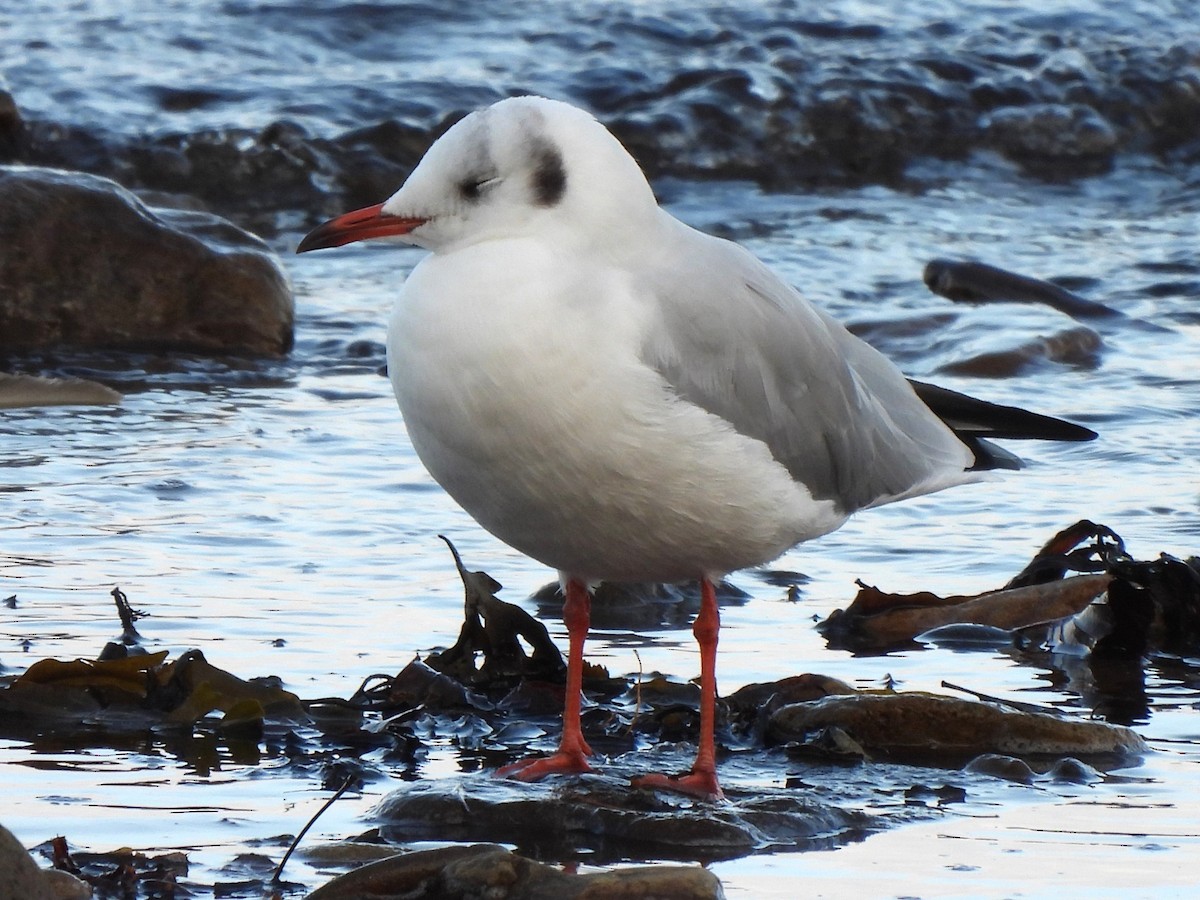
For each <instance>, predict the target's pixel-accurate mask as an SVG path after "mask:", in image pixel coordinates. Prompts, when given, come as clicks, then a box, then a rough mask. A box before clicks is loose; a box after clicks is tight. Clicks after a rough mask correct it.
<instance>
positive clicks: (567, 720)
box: [496, 578, 592, 781]
mask: <svg viewBox="0 0 1200 900" xmlns="http://www.w3.org/2000/svg"><path fill="white" fill-rule="evenodd" d="M591 607H592V598H591V597H590V596H589V595H588V591H587V588H586V587H585V586H584V584H583V583H582V582H580V581H576V580H575V579H574V578H571V579H568V580H567V596H566V600H565V601H564V602H563V623H564V624H565V625H566V626H567V637H568V640H569V649H568V650H567V690H566V696H565V698H564V700H563V732H562V740H561V741H560V742H559V744H558V750H556V751H555V752H554V753H553V754H551V755H550V756H544V757H534V758H532V759H522V760H518V761H517V762H515V763H509V764H508V765H507V766H502V767H501V768H499V769H498V770H497V771H496V774H497V775H500V776H503V777H510V778H516V779H518V780H520V781H537V780H538V779H539V778H542V777H543V776H545V775H571V774H575V773H578V772H590V771H591V769H592V767H591V766H589V765H588V762H587V757H589V756H591V755H592V748H591V747H589V746H588V745H587V741H585V740H584V739H583V729H582V728H581V727H580V724H579V712H580V707H581V705H582V702H583V642H584V640H585V639H586V638H587V633H588V626H589V623H590V620H591Z"/></svg>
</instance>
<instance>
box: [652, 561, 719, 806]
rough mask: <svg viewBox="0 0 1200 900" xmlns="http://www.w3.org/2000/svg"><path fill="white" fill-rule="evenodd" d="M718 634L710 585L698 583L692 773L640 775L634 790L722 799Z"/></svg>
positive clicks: (714, 603)
mask: <svg viewBox="0 0 1200 900" xmlns="http://www.w3.org/2000/svg"><path fill="white" fill-rule="evenodd" d="M720 631H721V612H720V610H719V609H717V592H716V588H714V587H713V583H712V581H710V580H709V579H707V578H704V579H702V580H701V581H700V614H699V615H698V616H696V621H695V623H694V624H693V625H692V634H694V635H695V636H696V643H697V644H699V645H700V746H699V748H698V749H697V750H696V761H695V762H694V763H693V764H692V771H691V772H690V773H689V774H687V775H683V776H668V775H644V776H642V777H641V778H635V779H634V780H633V784H634V787H650V788H664V789H666V790H670V791H678V792H679V793H682V794H690V795H692V796H695V797H702V798H705V799H712V800H720V799H722V798H723V797H724V796H725V795H724V794H723V793H722V792H721V785H720V783H719V782H718V781H717V753H716V745H715V739H714V737H713V730H714V727H715V725H716V718H717V637H718V635H719V634H720Z"/></svg>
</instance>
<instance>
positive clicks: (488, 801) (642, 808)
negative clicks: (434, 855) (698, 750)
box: [374, 760, 871, 862]
mask: <svg viewBox="0 0 1200 900" xmlns="http://www.w3.org/2000/svg"><path fill="white" fill-rule="evenodd" d="M619 764H620V760H617V761H615V762H614V763H613V766H616V765H619ZM628 774H629V775H630V776H632V775H634V774H642V773H641V772H636V773H635V772H633V771H630V772H629V773H628ZM726 796H727V801H728V802H725V803H721V804H715V805H714V804H708V803H696V802H694V801H692V800H690V799H687V798H684V797H681V796H679V795H675V794H667V793H659V792H656V791H649V790H637V789H633V788H631V787H630V786H629V779H628V777H626V778H624V779H622V778H617V777H613V776H609V775H585V776H580V777H578V778H572V779H563V780H557V781H556V783H554V784H550V785H548V784H524V783H519V782H512V781H506V780H503V779H497V778H493V777H491V776H490V775H483V776H475V777H472V776H464V777H461V778H458V779H447V778H443V779H439V780H437V781H432V782H416V783H413V784H406V785H404V786H402V787H400V788H397V789H396V790H395V791H392V792H391V793H389V794H388V795H387V796H386V797H384V798H383V800H382V801H381V802H380V804H379V806H378V807H377V808H376V809H375V812H374V814H375V817H376V818H377V819H378V821H379V822H380V833H381V834H382V835H383V836H384V837H385V838H386V839H387V840H389V841H392V842H395V843H400V842H404V841H418V840H430V841H432V840H442V841H445V840H451V841H464V842H465V841H504V842H505V843H507V844H512V845H515V846H517V847H518V848H520V847H537V848H538V852H539V854H553V853H556V852H557V853H572V852H574V849H576V848H577V845H578V844H579V842H580V841H581V840H583V841H585V842H586V845H587V847H588V848H589V850H590V851H591V852H592V853H593V854H594V855H593V856H592V857H591V859H593V860H594V861H598V862H603V861H607V860H617V859H631V858H633V859H637V858H641V859H645V858H647V854H650V853H653V854H654V857H653V858H659V859H681V860H686V859H697V858H704V859H732V858H736V857H739V856H744V855H745V854H747V853H752V852H764V851H766V850H768V849H772V850H778V849H779V848H780V847H784V846H792V847H796V846H804V845H807V844H808V843H810V842H811V841H813V840H814V839H818V838H821V837H823V836H828V835H831V834H838V833H841V832H846V831H856V830H860V829H862V828H865V827H868V826H869V823H870V822H871V817H869V816H867V815H865V814H864V813H861V812H859V811H857V810H851V809H842V808H840V807H837V806H833V805H830V804H828V803H824V802H821V801H820V800H819V799H817V798H814V797H813V796H811V795H809V794H807V793H800V794H797V792H795V791H790V790H782V791H781V790H773V789H770V788H765V787H759V788H756V789H755V790H754V791H752V792H750V791H735V790H727V794H726Z"/></svg>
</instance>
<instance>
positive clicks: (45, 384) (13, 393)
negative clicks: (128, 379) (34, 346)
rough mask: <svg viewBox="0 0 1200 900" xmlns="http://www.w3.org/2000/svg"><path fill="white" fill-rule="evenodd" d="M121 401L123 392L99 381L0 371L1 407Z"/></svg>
mask: <svg viewBox="0 0 1200 900" xmlns="http://www.w3.org/2000/svg"><path fill="white" fill-rule="evenodd" d="M120 402H121V395H120V393H118V392H117V391H114V390H113V389H112V388H110V387H108V386H106V385H103V384H100V383H99V382H97V381H88V380H87V379H84V378H42V377H40V376H37V375H9V374H6V373H4V372H0V409H16V408H18V407H23V406H108V405H111V404H116V403H120Z"/></svg>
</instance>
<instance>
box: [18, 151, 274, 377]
mask: <svg viewBox="0 0 1200 900" xmlns="http://www.w3.org/2000/svg"><path fill="white" fill-rule="evenodd" d="M293 315H294V309H293V303H292V296H291V290H290V287H289V285H288V282H287V277H286V276H285V275H284V273H283V270H282V269H281V268H280V266H279V264H278V263H277V262H276V261H275V260H274V258H273V257H272V255H271V254H270V252H269V251H268V250H267V248H266V245H264V244H263V243H262V242H261V241H259V240H258V239H257V238H256V237H254V236H253V235H251V234H249V233H247V232H245V231H242V230H241V229H239V228H237V227H236V226H234V225H232V224H231V223H229V222H226V221H224V220H222V219H219V218H217V217H216V216H212V215H209V214H207V213H197V212H184V211H180V210H164V209H154V210H152V209H149V208H148V207H146V206H145V205H144V204H142V203H141V201H139V200H138V199H137V198H136V197H135V196H134V195H133V194H131V193H130V192H128V191H126V190H124V189H123V188H121V187H120V186H119V185H117V184H115V183H114V182H112V181H109V180H107V179H104V178H99V177H96V176H92V175H84V174H81V173H77V172H64V171H59V170H55V169H38V168H24V167H19V166H13V167H0V351H17V352H23V351H34V350H39V349H43V348H49V347H54V346H61V345H65V346H72V347H84V348H110V349H152V350H167V349H180V350H188V351H192V352H200V353H215V354H226V353H229V354H246V355H265V356H277V355H280V354H283V353H286V352H287V351H288V350H289V349H290V348H291V345H292V322H293Z"/></svg>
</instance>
